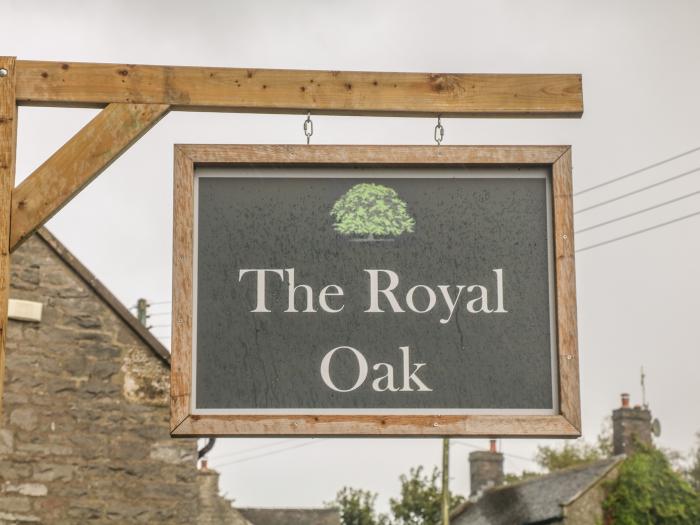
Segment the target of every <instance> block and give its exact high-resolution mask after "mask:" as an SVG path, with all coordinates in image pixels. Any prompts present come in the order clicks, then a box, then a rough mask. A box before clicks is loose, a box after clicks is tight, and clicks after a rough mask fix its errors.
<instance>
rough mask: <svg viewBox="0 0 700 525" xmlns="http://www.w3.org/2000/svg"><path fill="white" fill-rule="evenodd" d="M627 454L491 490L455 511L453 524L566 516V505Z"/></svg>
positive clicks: (498, 524)
mask: <svg viewBox="0 0 700 525" xmlns="http://www.w3.org/2000/svg"><path fill="white" fill-rule="evenodd" d="M622 459H623V457H622V456H618V457H613V458H609V459H604V460H601V461H596V462H595V463H591V464H588V465H584V466H580V467H572V468H569V469H565V470H560V471H558V472H553V473H551V474H546V475H544V476H540V477H537V478H533V479H529V480H526V481H521V482H520V483H514V484H512V485H505V486H502V487H495V488H492V489H490V490H487V491H486V492H485V493H484V494H483V495H482V496H481V498H479V499H478V500H477V501H475V502H466V503H465V504H463V505H462V506H461V507H459V508H458V509H456V510H455V512H454V513H453V514H452V519H451V522H452V524H453V525H516V524H519V525H525V524H537V523H552V522H557V521H559V520H560V519H561V518H563V506H565V505H568V504H570V503H572V502H573V501H575V500H576V499H578V498H579V497H580V496H581V495H582V493H583V492H585V491H586V490H587V489H589V488H590V487H591V486H592V485H594V484H595V483H597V482H598V481H600V479H601V478H603V477H604V476H605V475H606V474H607V473H608V472H610V471H611V470H612V469H613V468H614V467H615V466H616V465H617V464H618V463H619V462H620V461H622Z"/></svg>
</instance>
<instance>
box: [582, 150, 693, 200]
mask: <svg viewBox="0 0 700 525" xmlns="http://www.w3.org/2000/svg"><path fill="white" fill-rule="evenodd" d="M696 151H700V146H698V147H697V148H693V149H690V150H688V151H684V152H683V153H679V154H678V155H674V156H673V157H669V158H667V159H664V160H660V161H659V162H655V163H654V164H649V165H648V166H644V167H643V168H640V169H638V170H634V171H631V172H629V173H626V174H625V175H620V176H619V177H615V178H614V179H610V180H608V181H606V182H601V183H600V184H596V185H595V186H591V187H589V188H586V189H583V190H581V191H577V192H576V193H574V197H575V196H577V195H581V194H582V193H587V192H589V191H592V190H595V189H598V188H602V187H603V186H607V185H608V184H612V183H613V182H617V181H619V180H622V179H626V178H627V177H631V176H632V175H637V174H639V173H643V172H645V171H647V170H650V169H652V168H657V167H659V166H662V165H664V164H666V163H668V162H671V161H672V160H676V159H680V158H681V157H685V156H686V155H690V154H691V153H695V152H696Z"/></svg>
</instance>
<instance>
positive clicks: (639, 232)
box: [576, 211, 700, 252]
mask: <svg viewBox="0 0 700 525" xmlns="http://www.w3.org/2000/svg"><path fill="white" fill-rule="evenodd" d="M697 215H700V211H696V212H695V213H689V214H688V215H683V216H682V217H677V218H675V219H672V220H670V221H666V222H662V223H659V224H655V225H654V226H650V227H649V228H644V229H641V230H637V231H634V232H632V233H628V234H626V235H621V236H619V237H615V238H613V239H609V240H607V241H603V242H599V243H596V244H591V245H590V246H586V247H584V248H579V249H578V250H576V251H577V252H585V251H586V250H592V249H593V248H598V247H599V246H605V245H606V244H611V243H614V242H617V241H621V240H623V239H627V238H629V237H634V236H635V235H640V234H642V233H646V232H649V231H652V230H656V229H657V228H663V227H664V226H668V225H669V224H674V223H676V222H681V221H684V220H686V219H690V218H691V217H695V216H697Z"/></svg>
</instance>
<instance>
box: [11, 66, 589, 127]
mask: <svg viewBox="0 0 700 525" xmlns="http://www.w3.org/2000/svg"><path fill="white" fill-rule="evenodd" d="M17 65H18V73H17V99H18V101H19V102H20V103H21V104H35V105H63V106H71V107H75V106H98V107H99V106H103V105H105V104H107V103H114V102H119V103H139V104H168V105H171V106H173V109H178V110H183V109H206V110H216V111H255V112H284V113H294V112H298V113H302V112H306V111H312V112H314V113H317V114H355V115H377V114H390V115H396V116H401V115H437V114H441V115H443V116H461V117H470V116H471V117H580V116H581V115H582V113H583V95H582V82H581V75H578V74H560V75H554V74H521V75H497V74H451V73H387V72H360V71H303V70H283V69H242V68H214V67H180V66H177V67H176V66H148V65H128V64H90V63H75V62H40V61H24V60H22V61H19V62H18V63H17Z"/></svg>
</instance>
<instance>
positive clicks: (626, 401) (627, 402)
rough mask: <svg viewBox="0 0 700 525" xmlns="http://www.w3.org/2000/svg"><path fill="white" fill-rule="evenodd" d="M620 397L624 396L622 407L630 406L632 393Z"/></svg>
mask: <svg viewBox="0 0 700 525" xmlns="http://www.w3.org/2000/svg"><path fill="white" fill-rule="evenodd" d="M620 397H621V398H622V408H629V406H630V395H629V394H622V395H621V396H620Z"/></svg>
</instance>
